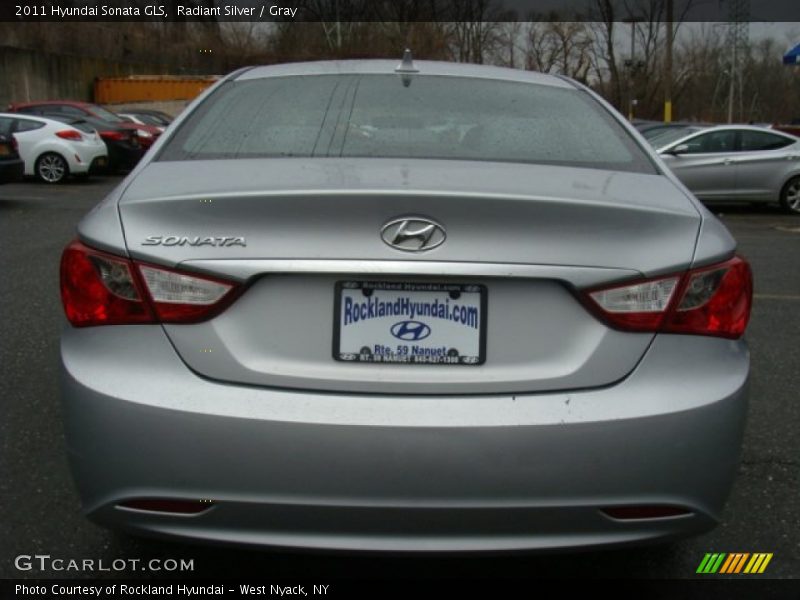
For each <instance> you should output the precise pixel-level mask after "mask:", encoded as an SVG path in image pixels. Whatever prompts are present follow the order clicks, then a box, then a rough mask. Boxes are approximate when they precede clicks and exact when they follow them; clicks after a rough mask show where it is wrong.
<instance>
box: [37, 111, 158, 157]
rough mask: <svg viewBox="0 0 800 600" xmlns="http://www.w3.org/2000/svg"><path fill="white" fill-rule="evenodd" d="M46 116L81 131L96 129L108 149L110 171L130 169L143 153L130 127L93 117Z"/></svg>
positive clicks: (142, 148)
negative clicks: (118, 125)
mask: <svg viewBox="0 0 800 600" xmlns="http://www.w3.org/2000/svg"><path fill="white" fill-rule="evenodd" d="M47 117H48V118H50V119H54V120H57V121H61V122H63V123H67V124H68V125H71V126H72V127H75V128H76V129H80V130H81V131H87V132H88V131H94V130H97V133H98V135H99V136H100V137H101V138H102V139H103V141H104V142H105V144H106V148H107V149H108V169H109V170H110V171H118V170H123V171H127V170H130V169H132V168H133V167H135V166H136V163H138V162H139V159H140V158H142V155H143V154H144V153H145V149H144V147H143V146H142V145H141V144H140V143H139V137H138V136H137V135H136V132H135V131H133V130H132V129H130V128H126V127H117V126H116V125H112V124H110V123H107V122H106V121H103V120H101V119H95V118H93V117H80V118H75V117H70V116H67V115H61V114H47Z"/></svg>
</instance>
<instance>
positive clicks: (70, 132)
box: [56, 129, 83, 142]
mask: <svg viewBox="0 0 800 600" xmlns="http://www.w3.org/2000/svg"><path fill="white" fill-rule="evenodd" d="M56 135H57V136H58V137H60V138H61V139H62V140H72V141H75V142H80V141H81V140H82V139H83V136H82V135H81V134H80V132H78V131H75V130H74V129H65V130H63V131H56Z"/></svg>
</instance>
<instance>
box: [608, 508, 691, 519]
mask: <svg viewBox="0 0 800 600" xmlns="http://www.w3.org/2000/svg"><path fill="white" fill-rule="evenodd" d="M601 511H602V512H603V513H605V514H607V515H608V516H609V517H611V518H612V519H617V520H619V521H629V520H630V521H632V520H635V519H666V518H668V517H681V516H684V515H690V514H692V511H690V510H687V509H685V508H681V507H679V506H613V507H610V508H603V509H601Z"/></svg>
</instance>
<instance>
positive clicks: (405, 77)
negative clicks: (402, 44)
mask: <svg viewBox="0 0 800 600" xmlns="http://www.w3.org/2000/svg"><path fill="white" fill-rule="evenodd" d="M394 72H395V73H400V75H401V80H402V82H403V86H405V87H408V86H410V85H411V73H419V69H417V68H416V67H415V66H414V58H413V57H412V56H411V50H410V49H409V48H406V49H405V51H404V52H403V60H402V61H401V62H400V64H399V65H397V68H396V69H395V70H394Z"/></svg>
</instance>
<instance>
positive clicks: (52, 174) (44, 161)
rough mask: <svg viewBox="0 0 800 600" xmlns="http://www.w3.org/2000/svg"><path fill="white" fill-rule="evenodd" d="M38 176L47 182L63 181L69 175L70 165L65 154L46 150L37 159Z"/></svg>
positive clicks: (40, 179)
mask: <svg viewBox="0 0 800 600" xmlns="http://www.w3.org/2000/svg"><path fill="white" fill-rule="evenodd" d="M35 171H36V177H38V178H39V181H44V182H45V183H63V182H64V181H65V180H66V179H67V177H68V176H69V165H68V164H67V161H66V160H65V159H64V157H63V156H61V155H60V154H57V153H55V152H45V153H44V154H42V155H41V156H40V157H39V158H37V159H36V169H35Z"/></svg>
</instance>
